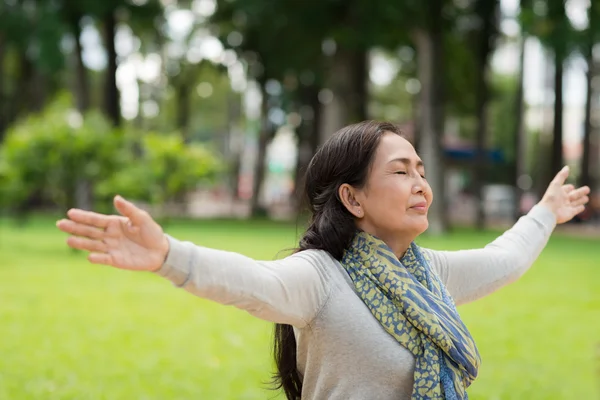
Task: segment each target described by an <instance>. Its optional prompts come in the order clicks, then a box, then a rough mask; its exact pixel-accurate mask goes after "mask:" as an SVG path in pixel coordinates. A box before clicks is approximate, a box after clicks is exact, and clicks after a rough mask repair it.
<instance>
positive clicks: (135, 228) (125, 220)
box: [120, 217, 140, 235]
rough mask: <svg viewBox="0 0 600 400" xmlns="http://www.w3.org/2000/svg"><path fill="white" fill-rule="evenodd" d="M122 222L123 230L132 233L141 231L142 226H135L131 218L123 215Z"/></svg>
mask: <svg viewBox="0 0 600 400" xmlns="http://www.w3.org/2000/svg"><path fill="white" fill-rule="evenodd" d="M120 223H121V229H122V230H123V232H128V233H130V234H132V235H137V234H138V233H139V232H140V227H139V226H134V225H133V224H132V223H131V221H130V220H129V218H125V217H123V219H121V221H120Z"/></svg>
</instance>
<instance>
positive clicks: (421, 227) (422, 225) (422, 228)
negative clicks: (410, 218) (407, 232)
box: [415, 218, 429, 236]
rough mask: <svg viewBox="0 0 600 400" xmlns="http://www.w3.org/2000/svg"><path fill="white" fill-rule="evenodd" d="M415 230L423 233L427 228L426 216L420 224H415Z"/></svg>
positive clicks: (417, 232) (418, 233)
mask: <svg viewBox="0 0 600 400" xmlns="http://www.w3.org/2000/svg"><path fill="white" fill-rule="evenodd" d="M415 225H416V226H415V232H416V234H417V236H418V235H420V234H422V233H425V231H426V230H427V228H429V221H428V220H427V218H425V221H424V222H422V223H420V224H415Z"/></svg>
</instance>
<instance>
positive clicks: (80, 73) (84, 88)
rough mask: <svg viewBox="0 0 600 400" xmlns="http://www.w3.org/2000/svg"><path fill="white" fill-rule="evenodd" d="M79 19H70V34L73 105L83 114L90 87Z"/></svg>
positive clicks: (88, 100) (88, 101) (75, 17)
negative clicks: (72, 59)
mask: <svg viewBox="0 0 600 400" xmlns="http://www.w3.org/2000/svg"><path fill="white" fill-rule="evenodd" d="M80 20H81V18H80V16H79V15H76V16H73V17H72V18H71V22H70V24H71V33H72V34H73V38H74V40H75V81H74V82H73V92H74V94H75V104H76V106H77V110H79V112H80V113H82V114H83V113H85V112H86V111H87V110H88V109H89V107H90V87H89V80H88V74H87V69H86V68H85V65H84V64H83V47H82V46H81V26H80V25H79V22H80Z"/></svg>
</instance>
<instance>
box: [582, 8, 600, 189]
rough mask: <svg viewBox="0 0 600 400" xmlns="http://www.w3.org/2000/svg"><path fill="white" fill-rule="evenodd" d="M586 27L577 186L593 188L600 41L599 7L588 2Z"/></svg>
mask: <svg viewBox="0 0 600 400" xmlns="http://www.w3.org/2000/svg"><path fill="white" fill-rule="evenodd" d="M587 15H588V27H587V29H586V30H585V31H584V32H583V34H582V38H581V43H582V46H581V47H582V53H583V55H584V57H585V60H586V64H587V71H586V101H585V117H584V118H585V119H584V124H583V126H584V130H583V141H582V148H583V155H582V157H581V165H580V176H579V182H578V186H584V185H587V186H590V187H592V188H593V186H594V184H595V182H592V176H591V175H592V174H591V169H592V165H591V164H592V163H591V161H592V157H591V149H592V140H591V138H592V121H591V119H592V96H593V90H594V88H593V85H592V81H593V79H594V77H595V76H596V74H597V67H596V61H595V60H594V54H593V49H594V45H595V44H596V43H598V42H599V41H600V23H599V22H600V7H598V4H597V3H596V2H594V1H592V2H590V5H589V7H588V13H587Z"/></svg>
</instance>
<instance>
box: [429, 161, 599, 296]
mask: <svg viewBox="0 0 600 400" xmlns="http://www.w3.org/2000/svg"><path fill="white" fill-rule="evenodd" d="M568 174H569V170H568V168H564V169H563V170H562V171H560V172H559V173H558V174H557V175H556V177H555V178H554V180H553V181H552V183H551V184H550V186H549V187H548V190H547V191H546V193H545V195H544V197H543V198H542V200H541V201H540V203H539V204H538V205H536V206H535V207H534V208H533V209H532V210H531V211H530V212H529V213H528V214H527V215H526V216H524V217H522V218H521V219H520V220H519V221H518V222H517V223H516V224H515V225H514V226H513V227H512V228H511V229H509V230H508V231H506V232H505V233H504V234H503V235H502V236H500V237H499V238H497V239H496V240H494V241H493V242H492V243H490V244H488V245H487V246H485V247H484V248H482V249H473V250H460V251H434V250H426V253H427V255H428V256H429V257H430V259H431V263H432V266H433V267H434V268H435V269H436V271H437V273H438V274H439V276H440V278H441V279H442V282H444V283H445V285H446V288H447V289H448V292H449V293H450V295H451V296H452V297H453V299H454V301H455V302H456V304H465V303H468V302H471V301H474V300H477V299H479V298H481V297H484V296H486V295H488V294H490V293H492V292H494V291H496V290H498V289H500V288H501V287H503V286H505V285H507V284H509V283H512V282H514V281H516V280H517V279H519V278H520V277H521V276H522V275H523V274H524V273H525V272H526V271H527V270H528V269H529V267H531V265H532V264H533V263H534V261H535V260H536V258H537V257H538V256H539V254H540V253H541V252H542V250H543V249H544V247H545V246H546V244H547V242H548V239H549V237H550V235H551V233H552V231H553V230H554V228H555V226H556V224H561V223H564V222H567V221H569V220H571V219H572V218H573V217H574V216H575V215H577V214H579V213H581V212H582V211H583V209H584V205H585V204H586V203H587V202H588V197H587V195H588V193H589V188H588V187H582V188H579V189H575V188H574V187H573V186H572V185H565V184H564V183H565V180H566V179H567V177H568Z"/></svg>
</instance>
